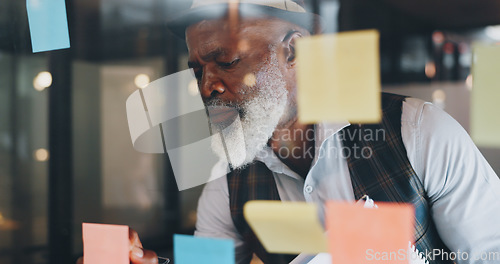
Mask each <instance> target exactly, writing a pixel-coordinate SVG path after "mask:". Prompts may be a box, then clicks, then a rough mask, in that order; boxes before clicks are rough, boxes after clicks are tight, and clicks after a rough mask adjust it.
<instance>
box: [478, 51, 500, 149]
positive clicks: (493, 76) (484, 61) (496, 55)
mask: <svg viewBox="0 0 500 264" xmlns="http://www.w3.org/2000/svg"><path fill="white" fill-rule="evenodd" d="M473 52H474V55H473V64H472V78H473V88H472V100H471V136H472V139H473V140H474V142H475V143H476V144H477V145H479V146H486V147H500V136H499V135H500V118H499V116H500V104H499V103H498V102H499V100H500V74H499V73H498V71H499V70H500V45H488V44H475V45H474V49H473Z"/></svg>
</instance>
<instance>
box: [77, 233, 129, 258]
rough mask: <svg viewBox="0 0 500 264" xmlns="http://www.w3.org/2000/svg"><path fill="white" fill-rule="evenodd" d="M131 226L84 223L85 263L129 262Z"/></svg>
mask: <svg viewBox="0 0 500 264" xmlns="http://www.w3.org/2000/svg"><path fill="white" fill-rule="evenodd" d="M128 232H129V228H128V226H121V225H104V224H89V223H83V225H82V233H83V263H85V264H110V263H113V264H129V263H130V260H129V251H130V248H129V235H128Z"/></svg>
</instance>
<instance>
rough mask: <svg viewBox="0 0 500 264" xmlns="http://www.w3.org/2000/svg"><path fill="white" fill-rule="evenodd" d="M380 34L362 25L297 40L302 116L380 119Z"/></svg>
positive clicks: (310, 118)
mask: <svg viewBox="0 0 500 264" xmlns="http://www.w3.org/2000/svg"><path fill="white" fill-rule="evenodd" d="M379 38H380V37H379V33H378V32H377V31H376V30H363V31H353V32H342V33H338V34H328V35H317V36H311V37H305V38H302V39H300V40H298V41H297V51H296V52H297V83H298V87H297V89H298V90H297V100H298V113H299V120H300V121H302V122H304V123H317V122H321V121H332V122H338V121H346V120H348V121H350V122H353V123H378V122H380V120H381V84H380V53H379Z"/></svg>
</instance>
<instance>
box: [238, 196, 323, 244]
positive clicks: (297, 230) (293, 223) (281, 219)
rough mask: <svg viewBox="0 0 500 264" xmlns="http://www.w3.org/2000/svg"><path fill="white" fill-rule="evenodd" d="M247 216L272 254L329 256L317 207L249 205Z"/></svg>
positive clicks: (304, 205)
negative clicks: (317, 254) (321, 254)
mask: <svg viewBox="0 0 500 264" xmlns="http://www.w3.org/2000/svg"><path fill="white" fill-rule="evenodd" d="M244 215H245V219H246V220H247V222H248V224H249V225H250V227H251V228H252V230H253V231H254V233H255V235H257V237H258V238H259V240H260V242H261V243H262V245H263V246H264V248H265V249H266V250H267V251H268V252H270V253H284V254H297V253H311V254H316V253H320V252H327V251H328V248H327V243H326V241H327V240H326V235H325V232H324V230H323V227H322V226H321V224H320V222H319V219H318V209H317V207H316V205H314V204H309V203H304V202H281V201H250V202H248V203H246V204H245V207H244Z"/></svg>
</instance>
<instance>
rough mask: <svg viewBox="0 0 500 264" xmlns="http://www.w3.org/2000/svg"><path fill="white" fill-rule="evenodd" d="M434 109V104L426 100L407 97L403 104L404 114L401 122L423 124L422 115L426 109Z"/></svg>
mask: <svg viewBox="0 0 500 264" xmlns="http://www.w3.org/2000/svg"><path fill="white" fill-rule="evenodd" d="M428 107H431V108H434V107H433V104H432V103H430V102H426V101H424V100H421V99H418V98H414V97H407V98H406V99H405V101H404V102H403V113H402V115H401V122H402V123H406V124H411V125H418V124H420V123H421V122H422V115H423V114H424V108H428Z"/></svg>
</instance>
